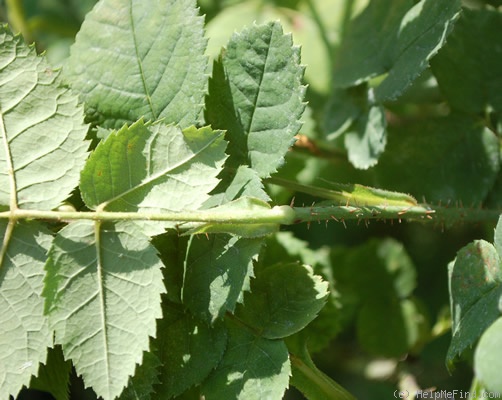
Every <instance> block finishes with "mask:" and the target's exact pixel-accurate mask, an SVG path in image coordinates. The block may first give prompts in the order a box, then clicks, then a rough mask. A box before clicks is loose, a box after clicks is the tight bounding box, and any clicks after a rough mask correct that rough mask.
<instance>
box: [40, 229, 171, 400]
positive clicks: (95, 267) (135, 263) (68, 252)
mask: <svg viewBox="0 0 502 400" xmlns="http://www.w3.org/2000/svg"><path fill="white" fill-rule="evenodd" d="M161 266H162V264H161V262H160V260H159V259H158V257H157V254H156V250H155V248H154V247H153V246H152V245H151V244H150V243H149V241H148V237H147V236H145V235H144V234H143V233H142V232H141V231H139V230H138V229H137V226H136V225H135V224H132V223H125V222H123V223H120V224H117V225H114V224H101V223H99V222H95V223H93V222H91V221H80V222H75V223H72V224H70V225H68V226H67V227H65V228H63V229H62V230H61V231H60V232H59V234H58V236H57V237H56V238H55V240H54V243H53V246H52V248H51V250H50V252H49V259H48V261H47V265H46V269H47V278H46V287H45V289H44V295H45V297H46V310H47V313H48V315H49V320H50V326H51V327H52V328H53V329H54V330H55V341H56V343H58V344H61V346H62V348H63V353H64V355H65V357H66V358H70V359H71V360H72V361H73V364H74V366H75V369H76V371H77V373H78V374H79V375H82V377H83V379H84V382H85V384H86V385H87V386H92V388H93V389H94V391H95V392H96V393H97V394H98V395H99V396H101V397H103V399H105V400H108V399H113V398H115V397H116V396H118V395H119V394H120V393H121V392H122V390H123V389H124V387H125V386H126V384H127V382H128V379H129V377H130V376H131V375H133V373H134V370H135V368H136V364H141V362H142V358H143V351H145V350H148V348H149V347H148V346H149V337H150V336H152V337H153V336H154V335H155V332H156V321H155V320H156V318H160V317H161V309H160V294H161V293H162V292H164V291H165V289H164V286H163V284H162V273H161V270H160V268H161ZM124 343H127V346H124Z"/></svg>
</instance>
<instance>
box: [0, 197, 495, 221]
mask: <svg viewBox="0 0 502 400" xmlns="http://www.w3.org/2000/svg"><path fill="white" fill-rule="evenodd" d="M499 214H500V211H499V210H491V209H482V208H463V207H460V206H458V207H451V206H432V205H428V204H417V205H416V206H404V205H403V206H396V205H388V204H381V205H369V206H355V205H348V206H347V205H340V203H339V202H337V201H323V202H320V203H317V204H315V205H312V206H310V207H290V206H276V207H272V208H270V209H267V208H263V209H247V208H243V209H238V210H225V211H223V210H217V209H214V210H212V209H209V210H197V211H165V212H156V213H152V212H110V211H41V210H22V209H16V210H12V211H4V212H0V219H9V220H19V219H42V220H49V221H71V220H94V221H126V220H128V221H170V222H179V223H183V222H195V223H197V222H203V223H215V224H218V223H222V224H262V223H263V224H266V223H275V224H280V225H291V224H297V223H301V222H307V223H308V222H320V221H339V222H345V221H349V220H356V221H368V220H398V221H401V220H411V221H423V222H436V223H439V224H442V225H444V226H450V225H452V224H454V223H458V222H481V221H492V222H496V221H497V220H498V218H499Z"/></svg>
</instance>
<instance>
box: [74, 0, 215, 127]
mask: <svg viewBox="0 0 502 400" xmlns="http://www.w3.org/2000/svg"><path fill="white" fill-rule="evenodd" d="M205 46H206V40H205V39H204V37H203V19H202V17H199V16H197V9H196V5H195V1H194V0H161V1H158V0H147V1H145V0H141V1H139V0H132V1H121V0H101V1H100V2H98V4H97V5H96V6H95V7H94V9H93V10H92V11H91V12H90V13H89V14H88V15H87V17H86V19H85V21H84V23H83V24H82V27H81V29H80V32H79V33H78V34H77V37H76V41H75V44H74V45H73V46H72V48H71V56H70V58H69V60H68V65H67V69H66V70H65V72H66V77H67V78H68V80H69V81H70V84H71V86H72V87H73V88H74V89H75V90H78V91H79V92H80V93H81V96H82V99H83V100H84V101H85V103H86V106H87V107H88V108H89V111H94V112H95V113H96V114H97V117H98V122H99V123H100V124H103V125H105V126H107V127H114V128H118V127H120V126H121V125H122V124H123V123H130V122H134V121H136V120H137V119H139V118H141V117H144V118H145V119H147V120H157V119H161V118H163V119H164V121H165V122H168V123H176V124H178V125H180V126H182V127H187V126H190V125H192V124H195V123H196V122H197V121H198V116H199V114H200V112H201V110H202V103H203V99H204V94H205V90H206V84H207V77H206V75H205V72H206V69H207V58H206V56H205V55H204V49H205Z"/></svg>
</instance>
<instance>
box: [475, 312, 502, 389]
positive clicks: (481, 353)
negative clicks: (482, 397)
mask: <svg viewBox="0 0 502 400" xmlns="http://www.w3.org/2000/svg"><path fill="white" fill-rule="evenodd" d="M501 350H502V318H500V317H499V318H498V319H497V320H495V322H494V323H493V324H491V325H490V327H489V328H488V329H487V330H486V331H485V332H484V333H483V336H481V339H480V340H479V343H478V346H477V347H476V352H475V353H474V371H475V374H476V377H477V378H478V380H479V381H480V382H481V384H482V385H483V386H484V387H485V388H486V389H488V390H489V391H492V392H494V393H488V394H487V396H486V398H489V397H492V396H488V395H490V394H493V395H495V394H497V395H499V394H500V392H502V382H501V380H500V370H501V368H502V351H501ZM493 397H495V396H493Z"/></svg>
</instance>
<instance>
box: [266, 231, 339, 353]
mask: <svg viewBox="0 0 502 400" xmlns="http://www.w3.org/2000/svg"><path fill="white" fill-rule="evenodd" d="M298 261H300V262H301V263H303V264H307V265H310V266H312V268H313V269H314V273H315V274H317V275H320V276H322V278H323V279H324V280H326V282H327V283H328V285H329V295H328V298H327V299H326V302H325V303H326V304H325V305H324V307H323V308H322V309H321V311H320V312H319V314H318V316H317V317H316V318H315V319H314V320H313V321H312V322H311V323H310V324H309V325H307V326H306V327H305V328H304V329H302V330H301V331H300V332H298V333H296V334H294V335H293V336H289V337H288V338H287V341H286V344H287V345H288V348H289V349H290V352H291V346H292V345H293V344H294V345H295V346H296V347H297V348H303V346H305V344H307V347H308V349H309V351H310V352H312V353H314V352H318V351H320V350H322V349H323V348H325V347H326V346H328V344H329V343H330V341H331V340H332V339H333V338H334V337H335V336H336V334H337V333H338V332H339V331H340V328H341V326H340V317H341V314H342V312H343V310H342V309H341V307H340V301H339V293H338V291H337V285H336V282H335V280H334V278H333V273H332V268H333V265H332V262H331V259H330V249H329V248H327V247H322V248H317V249H311V248H309V244H308V243H307V242H304V241H302V240H299V239H297V238H296V237H294V236H293V235H292V233H291V232H277V233H276V234H275V235H271V236H269V237H267V240H266V242H265V246H263V247H262V251H261V253H260V257H259V259H258V266H259V267H261V266H266V265H273V264H278V263H281V262H282V263H294V262H298Z"/></svg>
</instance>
